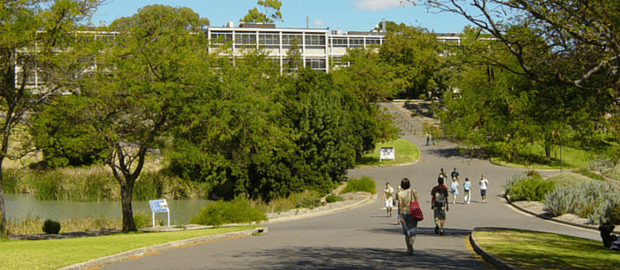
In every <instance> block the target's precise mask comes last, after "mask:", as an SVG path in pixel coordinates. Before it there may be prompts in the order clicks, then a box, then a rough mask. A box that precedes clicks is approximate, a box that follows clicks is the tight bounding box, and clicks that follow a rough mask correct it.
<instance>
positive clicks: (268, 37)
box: [258, 34, 280, 45]
mask: <svg viewBox="0 0 620 270" xmlns="http://www.w3.org/2000/svg"><path fill="white" fill-rule="evenodd" d="M258 44H260V45H280V35H279V34H259V36H258Z"/></svg>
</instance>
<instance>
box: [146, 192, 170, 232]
mask: <svg viewBox="0 0 620 270" xmlns="http://www.w3.org/2000/svg"><path fill="white" fill-rule="evenodd" d="M149 205H150V206H151V213H152V214H153V228H155V213H164V212H166V213H168V227H170V210H169V209H168V203H167V202H166V199H161V200H151V201H149Z"/></svg>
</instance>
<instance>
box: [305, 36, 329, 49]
mask: <svg viewBox="0 0 620 270" xmlns="http://www.w3.org/2000/svg"><path fill="white" fill-rule="evenodd" d="M321 45H325V35H320V34H306V46H321Z"/></svg>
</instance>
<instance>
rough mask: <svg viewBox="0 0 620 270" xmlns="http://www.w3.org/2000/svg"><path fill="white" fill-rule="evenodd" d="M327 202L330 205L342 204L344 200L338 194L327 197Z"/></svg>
mask: <svg viewBox="0 0 620 270" xmlns="http://www.w3.org/2000/svg"><path fill="white" fill-rule="evenodd" d="M325 201H326V202H328V203H333V202H341V201H344V198H343V197H342V196H338V195H336V194H329V195H327V197H325Z"/></svg>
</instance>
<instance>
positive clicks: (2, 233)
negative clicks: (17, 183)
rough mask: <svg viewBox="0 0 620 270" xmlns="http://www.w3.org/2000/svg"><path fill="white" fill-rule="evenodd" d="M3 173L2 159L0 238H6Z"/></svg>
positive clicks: (0, 176)
mask: <svg viewBox="0 0 620 270" xmlns="http://www.w3.org/2000/svg"><path fill="white" fill-rule="evenodd" d="M3 179H4V177H3V175H2V161H1V160H0V238H6V236H7V231H6V214H5V206H4V182H3Z"/></svg>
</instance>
